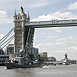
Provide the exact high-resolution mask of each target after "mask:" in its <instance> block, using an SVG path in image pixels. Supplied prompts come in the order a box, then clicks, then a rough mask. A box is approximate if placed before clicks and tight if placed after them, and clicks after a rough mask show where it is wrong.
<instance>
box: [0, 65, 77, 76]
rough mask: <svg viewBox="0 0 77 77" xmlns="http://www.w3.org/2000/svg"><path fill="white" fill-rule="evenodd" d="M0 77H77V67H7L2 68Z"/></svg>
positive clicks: (0, 68)
mask: <svg viewBox="0 0 77 77" xmlns="http://www.w3.org/2000/svg"><path fill="white" fill-rule="evenodd" d="M0 77H77V65H61V66H52V67H50V68H27V69H5V66H0Z"/></svg>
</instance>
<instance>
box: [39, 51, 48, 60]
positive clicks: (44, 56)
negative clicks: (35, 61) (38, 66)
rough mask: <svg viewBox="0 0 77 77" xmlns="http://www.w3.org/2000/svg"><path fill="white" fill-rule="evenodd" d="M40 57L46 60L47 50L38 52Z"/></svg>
mask: <svg viewBox="0 0 77 77" xmlns="http://www.w3.org/2000/svg"><path fill="white" fill-rule="evenodd" d="M40 59H41V60H43V61H47V60H48V57H47V52H42V53H40Z"/></svg>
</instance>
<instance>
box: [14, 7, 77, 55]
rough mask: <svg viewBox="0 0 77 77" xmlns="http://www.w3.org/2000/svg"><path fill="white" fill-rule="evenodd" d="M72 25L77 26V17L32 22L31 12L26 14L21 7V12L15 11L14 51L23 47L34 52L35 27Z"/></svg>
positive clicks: (16, 51)
mask: <svg viewBox="0 0 77 77" xmlns="http://www.w3.org/2000/svg"><path fill="white" fill-rule="evenodd" d="M71 26H77V19H71V20H51V21H35V22H30V16H29V14H25V12H24V9H23V7H21V10H20V13H18V14H17V13H16V10H15V13H14V53H19V51H20V50H21V49H22V50H28V52H29V54H31V53H32V52H31V51H32V47H33V38H34V30H35V28H48V27H71Z"/></svg>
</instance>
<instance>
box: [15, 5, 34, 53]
mask: <svg viewBox="0 0 77 77" xmlns="http://www.w3.org/2000/svg"><path fill="white" fill-rule="evenodd" d="M28 22H30V17H29V14H25V12H24V9H23V7H22V6H21V9H20V13H18V14H17V13H16V10H15V13H14V53H16V54H18V53H19V51H20V50H24V49H25V47H26V45H27V44H28V45H27V46H28V48H29V49H30V53H31V48H30V47H32V46H33V34H34V28H29V27H25V23H28ZM29 49H28V50H29Z"/></svg>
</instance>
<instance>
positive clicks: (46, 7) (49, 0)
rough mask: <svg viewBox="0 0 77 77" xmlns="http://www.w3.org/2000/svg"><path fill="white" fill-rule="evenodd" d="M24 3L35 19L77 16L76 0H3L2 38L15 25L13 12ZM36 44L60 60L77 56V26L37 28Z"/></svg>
mask: <svg viewBox="0 0 77 77" xmlns="http://www.w3.org/2000/svg"><path fill="white" fill-rule="evenodd" d="M21 5H22V6H23V8H24V11H25V13H28V11H29V14H30V18H31V21H44V20H45V21H46V20H47V21H49V20H52V19H77V2H76V0H0V38H1V37H2V36H4V35H5V34H6V33H7V32H8V31H9V30H10V29H11V28H13V15H14V11H15V9H16V12H17V13H19V12H20V7H21ZM34 47H36V48H39V52H48V56H54V57H56V58H57V59H58V60H60V59H62V58H64V54H65V53H67V54H68V58H70V59H77V27H67V28H45V29H43V28H42V29H41V28H40V29H35V37H34Z"/></svg>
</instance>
